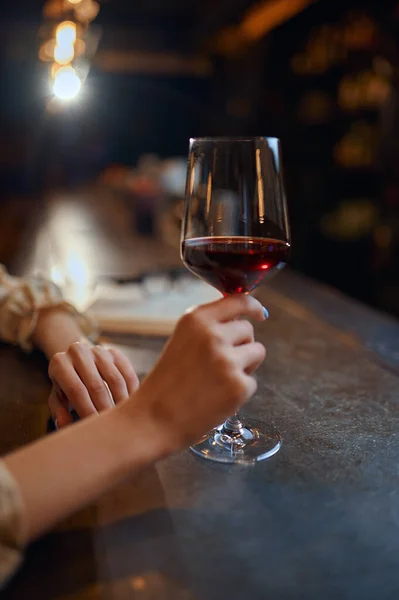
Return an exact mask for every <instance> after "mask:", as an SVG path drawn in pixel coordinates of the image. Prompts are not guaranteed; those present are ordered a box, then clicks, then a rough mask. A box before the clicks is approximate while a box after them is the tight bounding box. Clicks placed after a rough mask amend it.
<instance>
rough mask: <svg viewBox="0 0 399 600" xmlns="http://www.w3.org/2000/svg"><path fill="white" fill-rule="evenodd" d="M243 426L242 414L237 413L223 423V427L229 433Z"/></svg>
mask: <svg viewBox="0 0 399 600" xmlns="http://www.w3.org/2000/svg"><path fill="white" fill-rule="evenodd" d="M242 428H243V423H242V421H241V419H240V415H239V414H238V412H237V413H235V414H234V415H233V416H232V417H229V418H228V419H226V421H225V422H224V425H223V429H224V430H225V431H227V432H229V433H235V432H238V431H240V430H241V429H242Z"/></svg>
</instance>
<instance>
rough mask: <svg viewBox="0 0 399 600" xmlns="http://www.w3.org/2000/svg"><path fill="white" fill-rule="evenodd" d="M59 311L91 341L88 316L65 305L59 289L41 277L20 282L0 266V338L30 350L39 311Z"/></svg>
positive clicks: (92, 333)
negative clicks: (64, 313)
mask: <svg viewBox="0 0 399 600" xmlns="http://www.w3.org/2000/svg"><path fill="white" fill-rule="evenodd" d="M49 308H59V309H60V310H65V311H66V312H68V313H70V314H71V315H72V316H74V317H75V318H76V320H77V321H78V324H79V327H80V329H81V331H82V333H83V334H84V335H85V336H86V337H88V338H89V339H91V340H92V341H94V340H95V339H96V337H97V335H98V332H97V328H96V326H95V324H94V321H92V320H91V319H90V318H89V317H87V316H85V315H83V314H81V313H79V312H78V311H77V310H76V309H75V308H74V306H73V305H72V304H70V303H69V302H66V301H65V300H64V299H63V297H62V293H61V290H60V289H59V288H58V287H57V286H56V285H55V284H54V283H52V282H51V281H48V280H47V279H45V278H43V277H28V278H26V279H19V278H18V277H12V276H11V275H9V274H8V273H7V271H6V270H5V268H4V267H3V266H2V265H0V339H1V340H3V341H5V342H9V343H11V344H16V345H18V346H21V348H23V349H24V350H32V342H31V337H32V334H33V332H34V330H35V327H36V325H37V321H38V318H39V313H40V311H41V310H46V309H49Z"/></svg>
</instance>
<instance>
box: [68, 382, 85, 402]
mask: <svg viewBox="0 0 399 600" xmlns="http://www.w3.org/2000/svg"><path fill="white" fill-rule="evenodd" d="M66 392H67V395H68V397H69V398H71V399H78V398H80V397H81V396H82V395H83V394H84V386H83V384H81V383H79V382H78V381H76V382H75V381H72V382H71V383H69V385H68V388H67V390H66Z"/></svg>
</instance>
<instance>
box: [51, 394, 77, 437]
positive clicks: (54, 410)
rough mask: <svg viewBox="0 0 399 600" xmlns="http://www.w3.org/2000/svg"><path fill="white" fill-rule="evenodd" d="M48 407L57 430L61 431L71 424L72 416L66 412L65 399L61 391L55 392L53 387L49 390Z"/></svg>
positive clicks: (66, 403)
mask: <svg viewBox="0 0 399 600" xmlns="http://www.w3.org/2000/svg"><path fill="white" fill-rule="evenodd" d="M48 405H49V409H50V413H51V416H52V418H53V420H54V423H55V425H56V427H57V429H62V428H63V427H66V426H67V425H70V424H71V423H72V422H73V418H72V415H71V413H70V412H69V410H68V400H67V397H66V396H65V394H64V393H63V392H62V391H61V390H60V391H57V390H56V388H55V387H54V386H53V389H52V390H51V394H50V398H49V400H48Z"/></svg>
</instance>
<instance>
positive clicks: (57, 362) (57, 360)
mask: <svg viewBox="0 0 399 600" xmlns="http://www.w3.org/2000/svg"><path fill="white" fill-rule="evenodd" d="M64 361H65V353H64V352H58V353H57V354H54V356H53V358H52V359H51V361H50V364H49V372H50V371H52V370H54V369H58V368H59V367H61V366H62V365H63V364H64Z"/></svg>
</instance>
